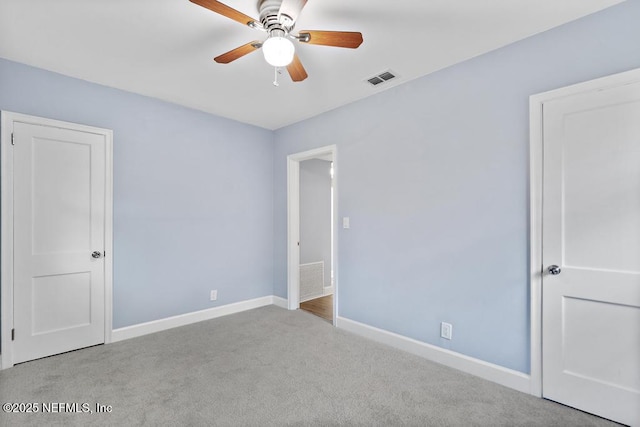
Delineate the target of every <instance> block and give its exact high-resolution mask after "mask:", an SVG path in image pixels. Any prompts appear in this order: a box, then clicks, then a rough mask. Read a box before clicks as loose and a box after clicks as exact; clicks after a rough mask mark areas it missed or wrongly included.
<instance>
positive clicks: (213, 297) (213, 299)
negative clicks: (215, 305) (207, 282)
mask: <svg viewBox="0 0 640 427" xmlns="http://www.w3.org/2000/svg"><path fill="white" fill-rule="evenodd" d="M209 298H210V299H211V301H215V300H217V299H218V291H211V294H210V295H209Z"/></svg>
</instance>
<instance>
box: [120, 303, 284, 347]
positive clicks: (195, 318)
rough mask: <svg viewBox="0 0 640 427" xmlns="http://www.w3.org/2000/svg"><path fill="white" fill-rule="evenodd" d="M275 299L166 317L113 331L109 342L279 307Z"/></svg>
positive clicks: (234, 304) (228, 305)
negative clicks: (259, 308) (269, 307)
mask: <svg viewBox="0 0 640 427" xmlns="http://www.w3.org/2000/svg"><path fill="white" fill-rule="evenodd" d="M276 299H277V300H282V298H280V297H275V296H273V295H269V296H266V297H260V298H255V299H250V300H246V301H240V302H236V303H233V304H227V305H222V306H220V307H213V308H208V309H206V310H200V311H194V312H192V313H186V314H181V315H179V316H173V317H167V318H165V319H159V320H153V321H151V322H146V323H140V324H138V325H132V326H126V327H124V328H118V329H114V330H113V332H112V333H111V342H117V341H122V340H127V339H129V338H135V337H140V336H142V335H147V334H152V333H154V332H160V331H164V330H167V329H171V328H177V327H178V326H184V325H189V324H191V323H197V322H202V321H203V320H210V319H215V318H216V317H221V316H226V315H228V314H234V313H240V312H241V311H246V310H252V309H254V308H258V307H264V306H265V305H272V304H275V305H277V306H280V301H276ZM286 304H287V301H286V300H284V306H285V307H286Z"/></svg>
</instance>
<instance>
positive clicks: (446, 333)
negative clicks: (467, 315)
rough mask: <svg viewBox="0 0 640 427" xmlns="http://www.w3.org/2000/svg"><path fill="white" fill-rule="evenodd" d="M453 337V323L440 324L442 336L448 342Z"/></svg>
mask: <svg viewBox="0 0 640 427" xmlns="http://www.w3.org/2000/svg"><path fill="white" fill-rule="evenodd" d="M452 335H453V325H452V324H451V323H446V322H441V323H440V336H441V337H442V338H444V339H446V340H450V339H451V336H452Z"/></svg>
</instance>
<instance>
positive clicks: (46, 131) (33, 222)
mask: <svg viewBox="0 0 640 427" xmlns="http://www.w3.org/2000/svg"><path fill="white" fill-rule="evenodd" d="M36 122H37V120H36ZM44 123H48V124H43V123H34V122H27V121H25V122H21V121H19V120H15V121H13V123H12V134H13V135H12V142H13V144H12V147H11V148H10V150H11V154H12V159H13V165H12V169H13V176H12V183H13V188H12V191H13V212H12V214H13V218H12V219H13V224H12V230H13V236H12V237H13V239H12V240H13V242H12V243H13V245H12V246H13V280H12V282H13V286H12V294H13V305H12V309H13V310H12V311H13V326H12V329H13V331H12V335H13V341H12V343H11V344H12V360H11V362H12V364H13V363H20V362H24V361H27V360H33V359H37V358H40V357H45V356H49V355H53V354H58V353H62V352H66V351H70V350H74V349H78V348H82V347H88V346H92V345H95V344H100V343H104V342H105V330H106V329H109V328H110V327H111V325H110V319H111V316H110V313H108V312H107V311H108V310H110V304H108V303H107V300H108V299H109V298H110V286H109V287H108V286H107V285H106V283H107V279H110V273H109V272H108V271H107V263H105V251H106V249H107V248H108V247H110V244H109V242H110V226H109V225H108V222H109V221H110V218H111V215H110V213H109V211H110V206H111V203H110V198H109V197H110V173H108V168H109V166H110V162H109V159H110V149H111V146H110V132H109V131H106V133H105V131H104V130H99V131H98V132H92V131H91V129H92V128H85V127H80V126H73V125H71V124H67V125H69V127H65V124H63V123H60V122H55V123H51V122H49V121H46V120H45V121H44ZM78 127H79V128H80V129H78ZM110 255H111V254H110V253H107V256H110ZM109 268H110V264H109ZM3 297H4V293H3ZM105 307H109V308H108V310H107V309H106V308H105ZM4 319H6V317H5V316H3V320H4ZM3 361H4V358H3Z"/></svg>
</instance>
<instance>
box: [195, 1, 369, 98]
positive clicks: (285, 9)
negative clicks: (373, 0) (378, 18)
mask: <svg viewBox="0 0 640 427" xmlns="http://www.w3.org/2000/svg"><path fill="white" fill-rule="evenodd" d="M190 1H191V2H192V3H195V4H197V5H200V6H202V7H204V8H207V9H209V10H212V11H213V12H216V13H219V14H220V15H223V16H226V17H227V18H230V19H233V20H234V21H237V22H239V23H241V24H243V25H247V26H249V27H251V28H254V29H256V30H260V31H264V32H266V33H267V34H268V38H267V39H266V40H265V41H262V42H261V41H259V40H254V41H252V42H249V43H247V44H245V45H242V46H240V47H237V48H235V49H233V50H230V51H229V52H226V53H223V54H222V55H220V56H217V57H215V58H214V61H216V62H217V63H220V64H228V63H230V62H232V61H235V60H236V59H238V58H241V57H243V56H245V55H247V54H249V53H251V52H253V51H256V50H258V49H260V48H262V51H263V53H264V57H265V60H266V61H267V62H268V63H269V64H270V65H273V66H274V67H276V81H275V82H274V84H275V85H276V86H277V85H278V83H277V69H278V67H287V71H288V72H289V75H290V76H291V80H293V81H294V82H301V81H303V80H304V79H306V78H307V72H306V70H305V69H304V67H303V66H302V63H301V62H300V58H298V55H297V54H296V53H295V46H294V44H293V42H292V41H291V40H297V41H298V42H300V43H307V44H317V45H323V46H334V47H346V48H350V49H355V48H357V47H358V46H360V44H362V33H359V32H353V31H315V30H314V31H312V30H304V31H299V32H298V34H294V33H293V32H292V31H293V27H294V26H295V24H296V20H297V19H298V16H299V15H300V12H301V11H302V9H303V8H304V6H305V5H306V4H307V0H259V2H258V11H259V13H260V20H256V19H253V18H252V17H250V16H247V15H245V14H244V13H242V12H239V11H237V10H235V9H233V8H231V7H229V6H227V5H225V4H223V3H220V2H219V1H216V0H190Z"/></svg>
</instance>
